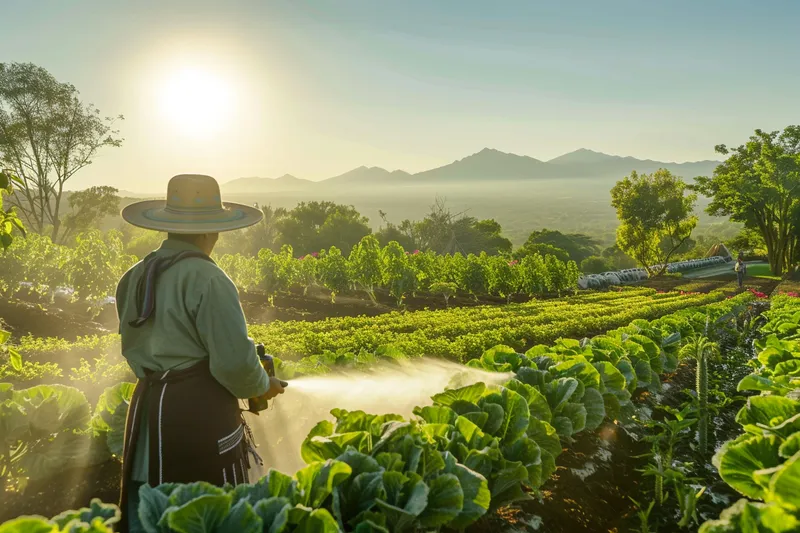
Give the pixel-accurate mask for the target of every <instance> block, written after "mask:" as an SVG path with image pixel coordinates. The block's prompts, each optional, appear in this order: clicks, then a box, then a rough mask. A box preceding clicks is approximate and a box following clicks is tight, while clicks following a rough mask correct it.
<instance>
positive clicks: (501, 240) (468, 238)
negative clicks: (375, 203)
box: [397, 198, 511, 255]
mask: <svg viewBox="0 0 800 533" xmlns="http://www.w3.org/2000/svg"><path fill="white" fill-rule="evenodd" d="M397 231H399V232H400V233H401V234H403V235H405V236H406V240H408V241H410V242H413V243H415V244H416V247H417V248H419V249H420V250H433V251H435V252H437V253H439V254H452V253H456V252H460V253H462V254H464V255H469V254H480V253H481V252H486V253H488V254H492V255H494V254H499V253H510V252H511V241H510V240H508V239H507V238H505V237H503V236H502V235H501V233H502V227H501V226H500V224H499V223H498V222H497V221H496V220H493V219H487V220H478V219H476V218H474V217H468V216H466V215H464V213H455V214H454V213H452V212H451V211H450V209H449V208H448V207H447V205H446V201H445V200H444V199H442V198H436V201H435V202H434V204H433V205H432V206H431V212H430V213H428V214H427V215H426V216H425V218H423V219H422V220H421V221H419V222H411V221H408V220H405V221H403V223H402V224H400V226H399V227H398V228H397Z"/></svg>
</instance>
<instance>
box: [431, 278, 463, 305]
mask: <svg viewBox="0 0 800 533" xmlns="http://www.w3.org/2000/svg"><path fill="white" fill-rule="evenodd" d="M430 291H431V292H432V293H434V294H441V295H442V296H443V297H444V306H445V307H447V308H449V307H450V298H452V297H453V296H455V295H456V293H458V286H457V285H456V284H455V283H451V282H448V281H437V282H436V283H433V284H431V287H430Z"/></svg>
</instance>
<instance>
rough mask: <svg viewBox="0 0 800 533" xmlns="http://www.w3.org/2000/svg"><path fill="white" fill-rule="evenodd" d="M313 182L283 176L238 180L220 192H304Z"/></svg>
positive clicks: (227, 184) (231, 182) (223, 187)
mask: <svg viewBox="0 0 800 533" xmlns="http://www.w3.org/2000/svg"><path fill="white" fill-rule="evenodd" d="M314 185H315V182H313V181H311V180H304V179H301V178H296V177H294V176H292V175H291V174H285V175H283V176H281V177H280V178H239V179H235V180H233V181H229V182H227V183H225V184H224V185H223V186H222V190H223V191H225V192H230V193H248V192H279V191H304V190H307V189H308V188H310V187H313V186H314Z"/></svg>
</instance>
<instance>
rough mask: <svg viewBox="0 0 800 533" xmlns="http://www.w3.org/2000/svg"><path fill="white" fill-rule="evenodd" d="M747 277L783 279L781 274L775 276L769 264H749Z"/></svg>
mask: <svg viewBox="0 0 800 533" xmlns="http://www.w3.org/2000/svg"><path fill="white" fill-rule="evenodd" d="M745 277H753V278H767V279H781V277H780V276H775V275H773V274H772V270H770V268H769V265H767V264H761V265H748V266H747V275H746V276H745Z"/></svg>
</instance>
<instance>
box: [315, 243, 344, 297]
mask: <svg viewBox="0 0 800 533" xmlns="http://www.w3.org/2000/svg"><path fill="white" fill-rule="evenodd" d="M318 272H319V280H320V282H321V283H322V285H323V286H324V287H325V288H326V289H328V290H329V291H331V301H332V302H335V301H336V295H337V294H340V293H342V292H344V291H346V290H347V289H348V287H349V285H350V276H349V270H348V264H347V259H346V258H345V257H344V256H343V255H342V252H341V251H340V250H339V249H338V248H336V247H335V246H332V247H331V249H330V250H329V251H328V252H327V253H325V252H324V250H323V253H321V254H320V258H319V270H318Z"/></svg>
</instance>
